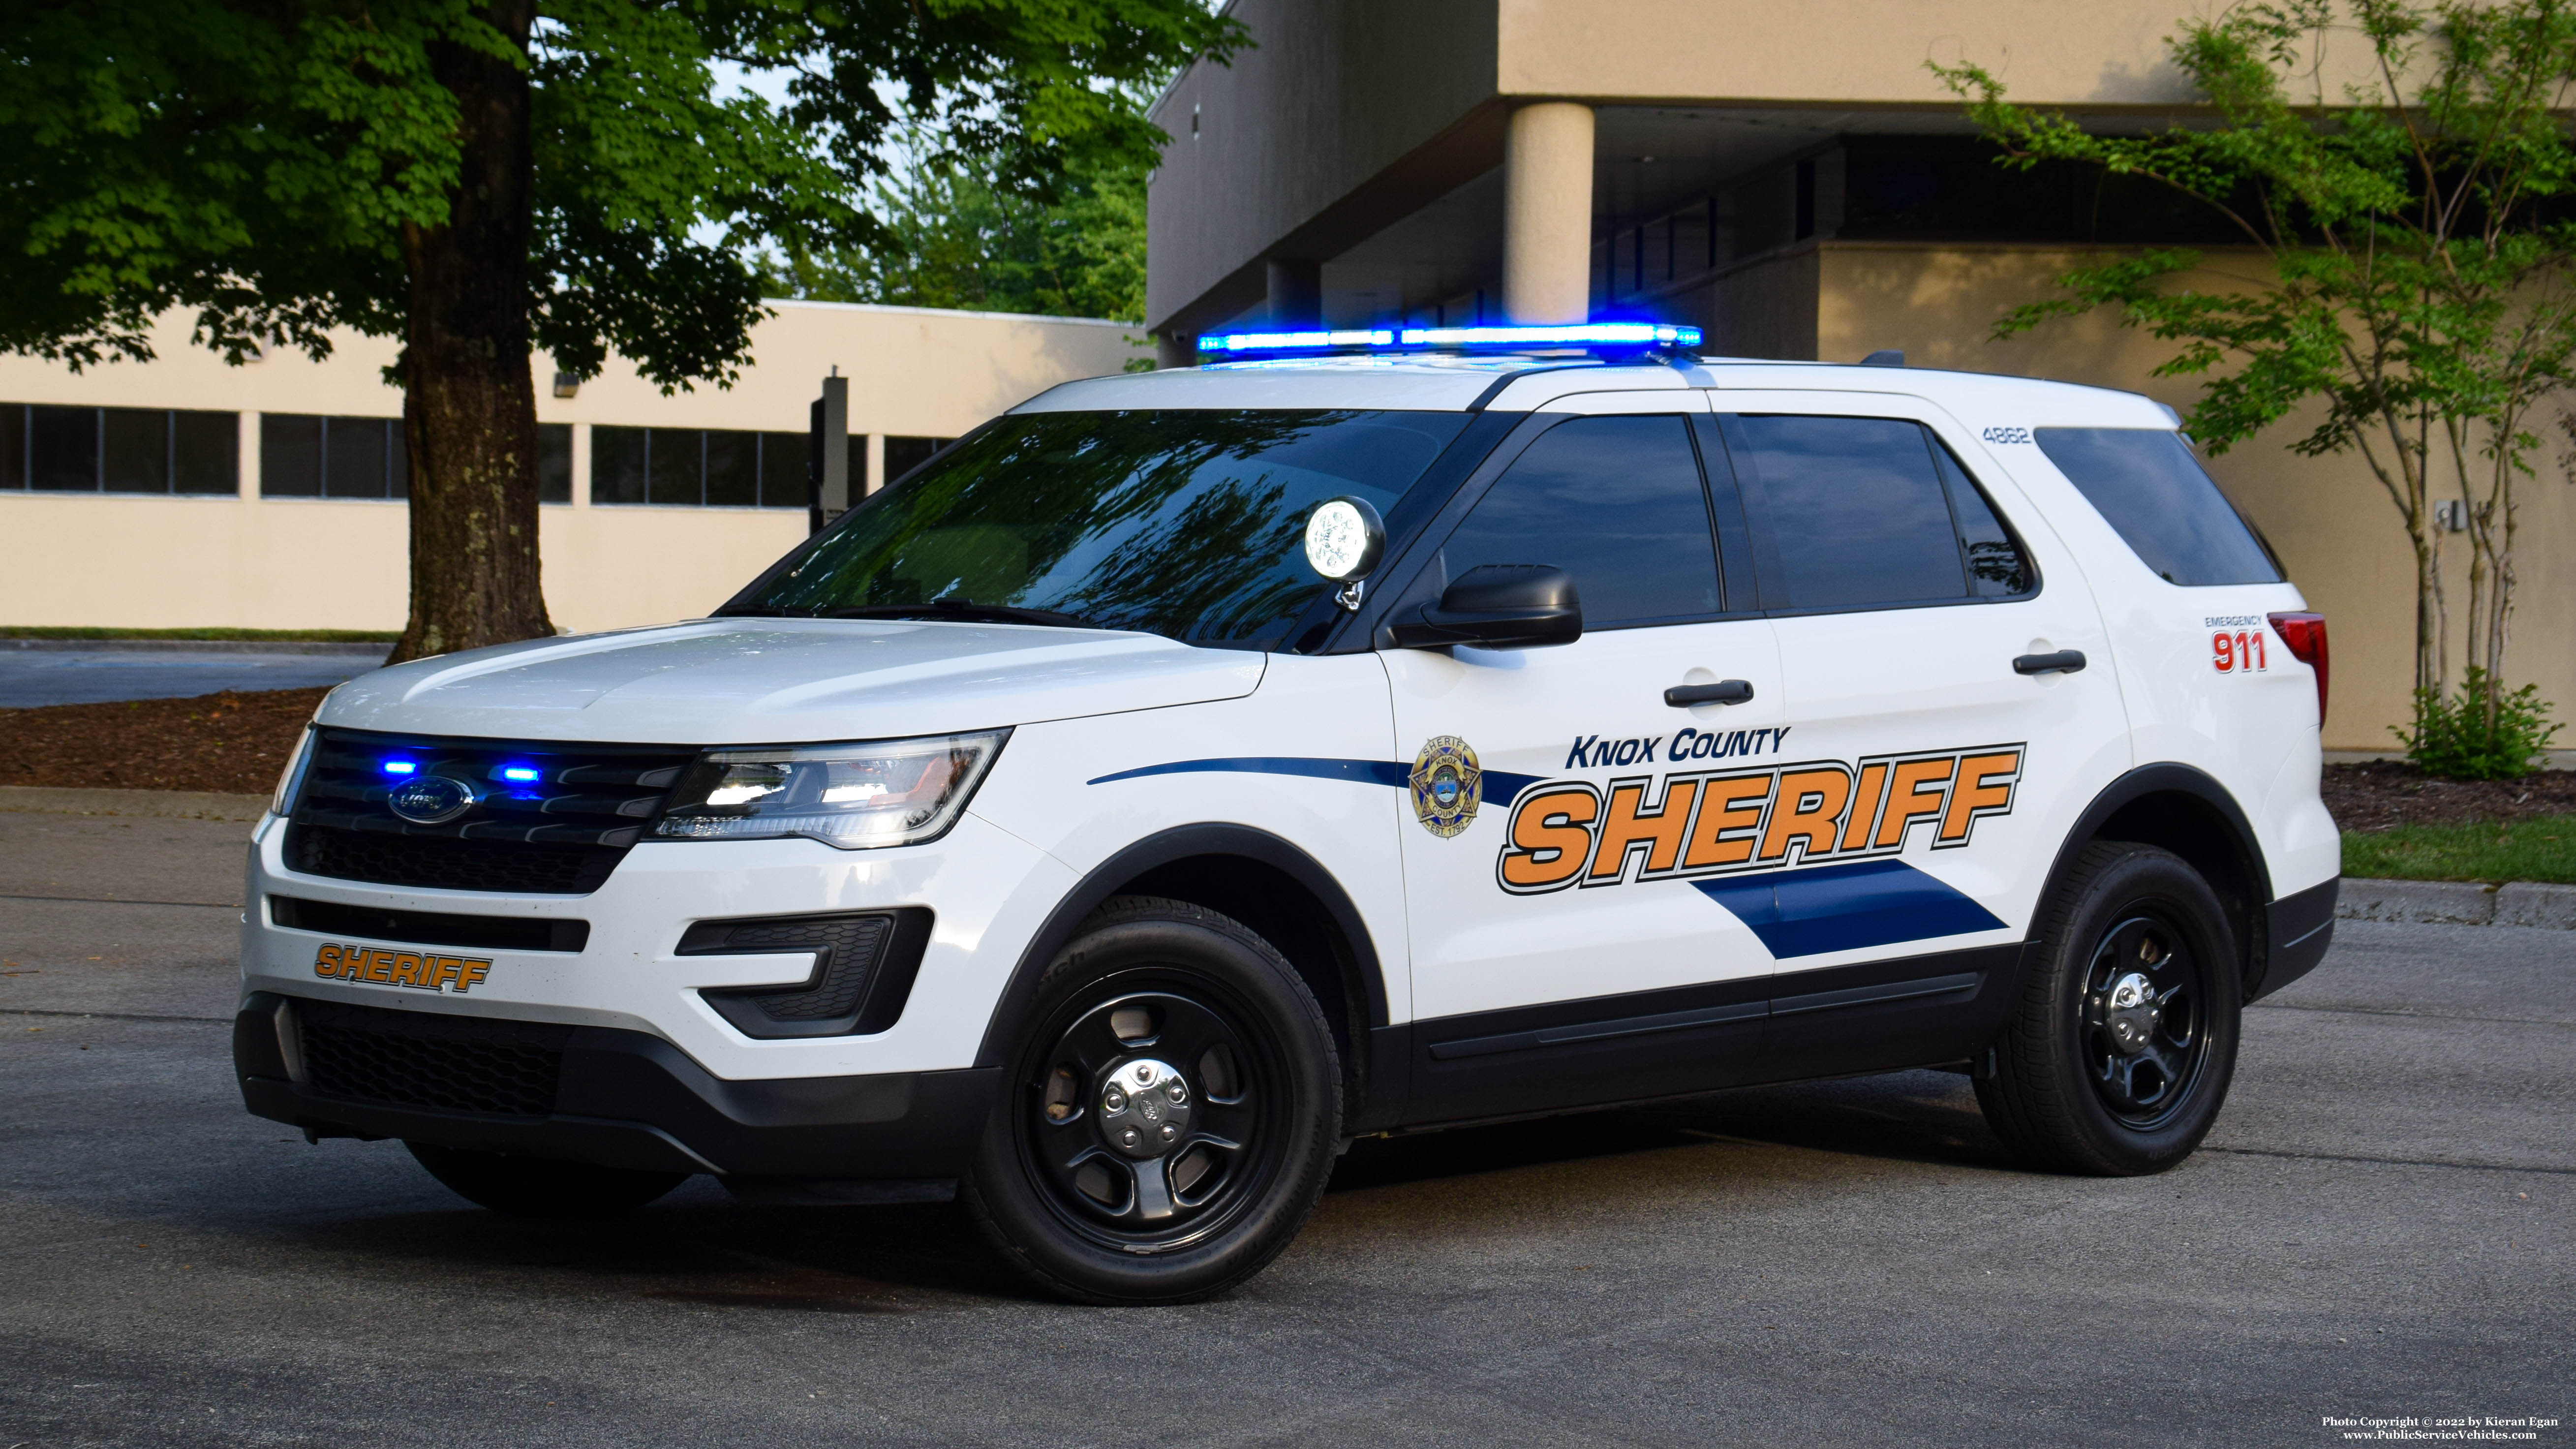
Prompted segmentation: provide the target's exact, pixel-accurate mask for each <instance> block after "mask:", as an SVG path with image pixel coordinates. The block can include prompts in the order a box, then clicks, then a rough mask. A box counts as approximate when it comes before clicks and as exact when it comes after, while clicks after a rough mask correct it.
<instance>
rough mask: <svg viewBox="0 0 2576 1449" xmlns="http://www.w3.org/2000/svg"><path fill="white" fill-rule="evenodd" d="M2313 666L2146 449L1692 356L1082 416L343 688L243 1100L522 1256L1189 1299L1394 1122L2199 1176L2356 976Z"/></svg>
mask: <svg viewBox="0 0 2576 1449" xmlns="http://www.w3.org/2000/svg"><path fill="white" fill-rule="evenodd" d="M2326 664H2327V656H2326V641H2325V630H2324V624H2323V621H2322V620H2321V619H2319V618H2318V617H2317V616H2316V615H2314V614H2310V613H2307V612H2304V610H2303V604H2302V601H2301V599H2300V596H2299V592H2298V590H2296V589H2295V588H2293V587H2291V585H2290V584H2288V583H2287V582H2285V581H2284V579H2283V577H2282V574H2281V570H2280V568H2279V566H2278V564H2277V563H2276V562H2275V560H2274V559H2273V558H2272V556H2271V555H2270V553H2269V551H2268V550H2267V548H2266V547H2265V545H2264V544H2263V543H2262V542H2261V541H2260V539H2259V538H2258V537H2257V535H2256V534H2255V533H2254V532H2253V531H2252V530H2251V529H2250V528H2249V527H2248V526H2247V525H2246V523H2245V522H2244V521H2243V520H2242V519H2241V518H2240V517H2239V516H2238V514H2237V513H2236V512H2235V510H2234V509H2233V508H2231V507H2230V506H2229V504H2228V503H2227V501H2226V500H2225V499H2224V498H2223V497H2222V496H2221V494H2220V493H2219V491H2218V489H2217V488H2216V487H2215V486H2214V485H2213V484H2212V483H2211V482H2210V480H2209V478H2208V476H2207V475H2206V474H2205V473H2204V472H2203V471H2202V470H2201V469H2200V467H2199V466H2198V464H2197V462H2196V461H2195V460H2194V457H2193V454H2192V451H2191V448H2190V446H2189V445H2188V444H2187V443H2186V441H2185V440H2184V439H2183V438H2181V437H2180V436H2179V435H2177V433H2176V432H2175V430H2174V420H2173V417H2172V414H2170V413H2169V412H2168V411H2166V410H2165V409H2164V408H2162V407H2161V406H2159V405H2158V404H2155V403H2153V402H2150V401H2148V400H2146V399H2143V398H2139V397H2135V396H2131V395H2127V394H2122V393H2116V392H2106V391H2099V390H2095V389H2090V388H2083V387H2074V386H2067V385H2061V384H2052V383H2041V382H2030V381H2022V380H2017V379H2008V378H1998V377H1983V376H1970V375H1963V374H1957V373H1945V372H1933V371H1923V370H1911V369H1903V368H1898V367H1885V366H1880V367H1870V366H1859V367H1847V366H1827V365H1814V364H1792V363H1758V362H1757V363H1739V362H1723V361H1706V362H1703V361H1700V360H1697V359H1695V358H1693V357H1691V356H1690V355H1688V354H1687V353H1677V352H1670V351H1666V352H1660V353H1656V352H1645V353H1640V352H1633V351H1632V352H1630V353H1627V354H1624V355H1599V354H1593V355H1586V354H1582V353H1574V354H1567V353H1561V352H1560V353H1532V352H1523V353H1519V354H1501V355H1497V354H1486V353H1476V352H1473V351H1448V352H1442V351H1436V350H1433V351H1423V350H1416V351H1413V352H1409V353H1402V354H1399V355H1356V356H1354V355H1327V356H1309V357H1291V358H1273V359H1269V360H1264V361H1252V362H1236V363H1227V364H1221V365H1217V366H1210V367H1202V368H1195V369H1187V370H1174V371H1166V372H1157V373H1150V374H1142V375H1136V376H1125V377H1110V378H1100V379H1095V380H1091V381H1084V382H1076V383H1069V384H1066V385H1064V386H1062V387H1058V388H1056V389H1054V390H1053V391H1050V392H1048V393H1046V394H1044V395H1042V396H1040V397H1037V398H1035V399H1033V400H1031V401H1030V402H1028V403H1026V404H1024V405H1022V406H1021V407H1019V408H1017V409H1014V410H1013V411H1012V412H1010V413H1009V414H1007V415H1005V416H1003V417H1001V418H999V419H997V420H995V421H994V422H992V423H991V424H989V425H987V426H985V427H984V428H982V429H980V430H978V431H976V432H975V433H973V434H971V435H969V436H967V437H965V438H963V439H961V440H959V441H958V442H957V443H956V444H955V445H953V446H951V447H949V448H948V449H946V450H945V451H943V452H941V453H940V454H939V455H938V456H936V457H935V458H933V459H932V460H930V461H929V462H927V463H925V464H923V465H922V466H921V467H919V468H918V469H916V470H914V471H913V472H912V473H911V474H909V475H908V476H906V477H905V478H903V479H901V480H899V481H897V482H896V483H894V484H893V485H892V486H890V487H887V488H885V489H884V490H882V491H881V492H879V493H877V494H876V495H874V496H872V497H870V498H869V499H867V501H866V502H865V503H864V504H862V505H861V506H859V507H857V508H854V509H852V510H851V511H850V512H849V513H848V514H847V515H845V516H843V517H842V518H841V519H839V521H838V522H837V523H836V524H834V525H833V526H832V527H830V528H829V529H827V530H825V531H824V532H823V533H822V534H821V535H819V536H818V537H816V538H814V539H813V540H811V541H810V542H808V543H807V544H805V545H804V546H802V547H800V548H798V549H797V550H795V551H794V552H793V553H791V554H790V555H788V556H787V558H785V559H784V560H782V561H781V562H780V563H779V564H778V565H777V566H776V567H774V568H773V569H771V570H770V571H769V572H768V573H767V574H765V575H763V576H762V577H760V578H759V579H758V580H756V581H754V582H753V583H752V584H751V585H750V586H749V587H748V588H746V589H744V590H743V591H742V592H741V593H740V594H739V595H737V596H735V597H734V598H733V600H732V601H731V602H729V603H727V604H726V605H725V606H724V607H722V608H721V609H718V610H717V611H716V612H715V614H714V615H713V616H712V617H709V618H705V619H698V620H694V621H690V622H687V623H680V624H673V625H669V626H665V627H658V628H649V629H635V630H628V631H624V632H619V633H609V634H599V635H591V636H587V637H573V638H563V639H547V640H537V641H531V642H528V643H525V644H517V645H510V646H506V647H501V648H494V649H483V650H477V651H474V652H471V653H464V654H456V655H451V656H447V657H443V658H435V659H426V660H421V661H418V662H415V663H411V664H406V665H402V666H400V667H397V668H392V669H386V670H383V671H381V672H378V673H374V674H369V675H366V676H363V677H361V678H359V679H356V680H353V681H351V682H350V683H348V684H346V685H343V686H342V687H341V688H339V689H338V690H336V691H334V692H333V693H332V695H331V696H330V698H329V699H328V700H327V701H326V702H325V703H324V705H323V706H322V708H321V710H320V712H319V714H318V715H317V716H316V718H315V720H314V723H313V726H312V728H311V730H310V731H309V733H308V735H307V737H306V740H305V743H304V745H303V746H302V748H301V749H300V751H299V752H298V754H297V756H296V759H295V761H294V763H293V764H292V765H291V766H290V767H289V769H288V772H287V775H286V777H285V778H284V780H283V781H282V782H281V783H280V786H279V791H278V796H277V800H276V804H275V807H274V813H273V814H272V815H271V816H270V817H269V818H267V819H265V820H263V821H262V822H261V824H260V826H259V828H258V832H257V835H256V837H255V844H254V846H253V849H252V853H251V859H250V868H249V894H248V897H247V899H248V900H249V901H251V902H252V903H253V904H252V908H251V911H250V912H249V914H248V916H247V917H246V919H247V922H248V924H247V926H246V928H245V930H244V934H243V939H242V976H243V988H244V993H245V994H244V996H243V999H242V1004H241V1011H240V1015H239V1018H238V1021H237V1025H236V1031H235V1036H234V1052H235V1057H236V1061H237V1065H238V1072H239V1077H240V1083H241V1088H242V1093H243V1096H244V1098H245V1099H246V1101H247V1102H248V1105H249V1108H250V1110H251V1111H253V1112H255V1113H257V1114H259V1115H261V1116H263V1117H269V1118H274V1119H276V1120H278V1121H281V1122H286V1123H291V1124H294V1125H296V1126H298V1127H301V1128H303V1129H304V1130H305V1131H306V1133H307V1134H308V1135H309V1136H312V1137H316V1138H320V1137H358V1138H365V1139H383V1138H394V1139H399V1140H400V1141H402V1142H403V1143H404V1144H405V1145H406V1146H407V1147H408V1148H409V1149H410V1150H411V1152H412V1153H413V1154H414V1155H415V1156H416V1157H417V1158H418V1159H419V1160H420V1162H421V1163H422V1165H423V1166H425V1167H426V1168H427V1169H428V1170H429V1171H430V1172H432V1173H433V1174H435V1175H436V1176H437V1177H438V1179H439V1180H440V1181H442V1182H444V1183H446V1184H447V1185H448V1186H450V1187H452V1188H454V1189H455V1190H456V1191H458V1192H459V1193H461V1194H463V1195H464V1196H465V1197H467V1198H470V1199H472V1200H473V1201H475V1202H477V1203H481V1204H483V1205H485V1206H488V1207H491V1208H495V1209H499V1210H502V1211H512V1212H523V1213H535V1214H548V1215H557V1216H565V1215H582V1214H593V1213H603V1212H609V1211H615V1210H621V1209H627V1208H632V1207H635V1206H637V1205H640V1204H642V1203H645V1202H648V1201H650V1200H651V1199H653V1198H655V1197H657V1196H659V1195H660V1194H662V1193H664V1192H667V1191H669V1190H670V1189H671V1188H672V1187H673V1186H675V1185H676V1184H678V1183H680V1182H681V1181H683V1180H684V1179H685V1178H687V1177H688V1176H689V1175H691V1174H695V1173H707V1174H711V1175H713V1176H715V1177H716V1178H717V1179H718V1180H719V1181H721V1182H723V1183H725V1184H726V1185H728V1186H729V1187H731V1188H732V1189H733V1190H734V1191H736V1192H737V1193H740V1194H742V1195H744V1196H746V1197H750V1198H754V1199H768V1200H790V1201H798V1200H801V1201H814V1202H885V1201H904V1200H943V1199H946V1198H949V1197H951V1196H955V1197H957V1198H960V1199H962V1201H963V1203H964V1205H965V1206H966V1208H967V1209H968V1210H969V1211H970V1212H971V1213H972V1214H973V1216H974V1217H975V1219H976V1220H977V1221H978V1222H979V1223H980V1224H981V1225H982V1227H983V1228H984V1229H985V1230H986V1231H987V1233H988V1234H989V1236H990V1238H991V1240H992V1241H993V1243H994V1244H995V1245H996V1246H997V1247H998V1249H999V1250H1000V1251H1001V1252H1002V1253H1003V1254H1004V1255H1006V1256H1007V1257H1008V1258H1009V1259H1010V1260H1011V1261H1012V1262H1013V1263H1014V1264H1015V1265H1017V1266H1018V1267H1019V1268H1020V1269H1022V1270H1024V1271H1025V1272H1026V1273H1028V1274H1029V1275H1030V1276H1032V1277H1033V1278H1034V1279H1036V1280H1037V1281H1038V1282H1040V1283H1041V1284H1043V1285H1045V1286H1046V1287H1047V1288H1048V1289H1050V1290H1052V1291H1054V1292H1057V1293H1061V1294H1064V1295H1067V1296H1069V1297H1073V1298H1078V1299H1083V1300H1088V1301H1093V1302H1107V1303H1153V1302H1171V1301H1178V1300H1184V1299H1190V1298H1197V1297H1203V1296H1205V1295H1207V1294H1210V1293H1213V1292H1216V1291H1219V1290H1222V1289H1224V1288H1226V1287H1228V1286H1229V1285H1232V1284H1235V1283H1238V1282H1240V1281H1242V1280H1243V1279H1244V1278H1246V1277H1248V1276H1250V1275H1251V1274H1253V1273H1255V1272H1257V1271H1259V1270H1260V1268H1261V1267H1262V1266H1263V1265H1264V1264H1265V1263H1266V1262H1268V1261H1269V1260H1270V1259H1271V1258H1272V1257H1273V1256H1274V1255H1276V1254H1277V1253H1279V1252H1280V1250H1281V1249H1282V1248H1283V1247H1284V1246H1285V1245H1286V1244H1287V1243H1288V1241H1289V1239H1290V1238H1291V1237H1292V1236H1293V1235H1294V1234H1295V1233H1296V1231H1297V1229H1298V1227H1299V1225H1300V1224H1301V1223H1302V1222H1303V1221H1304V1219H1305V1218H1306V1216H1307V1214H1308V1213H1309V1212H1310V1211H1311V1210H1312V1209H1313V1208H1314V1206H1315V1204H1316V1202H1317V1199H1318V1197H1319V1196H1320V1194H1321V1193H1322V1192H1323V1190H1324V1185H1325V1180H1326V1178H1327V1176H1328V1174H1329V1172H1330V1169H1331V1167H1332V1164H1333V1161H1334V1158H1335V1156H1336V1154H1337V1152H1338V1150H1339V1149H1340V1148H1341V1147H1342V1146H1343V1145H1344V1144H1346V1143H1347V1142H1348V1141H1349V1140H1351V1139H1352V1138H1353V1137H1356V1136H1361V1135H1367V1134H1373V1133H1390V1132H1412V1131H1419V1130H1425V1129H1433V1128H1439V1127H1443V1126H1451V1125H1456V1124H1459V1123H1464V1122H1472V1121H1491V1120H1494V1119H1498V1118H1508V1117H1515V1116H1524V1115H1534V1114H1541V1113H1553V1112H1563V1111H1567V1110H1570V1109H1577V1108H1587V1107H1597V1106H1603V1105H1607V1104H1613V1103H1624V1102H1636V1101H1641V1100H1646V1099H1652V1098H1662V1097H1672V1096H1677V1095H1682V1094H1689V1093H1700V1092H1708V1091H1711V1090H1714V1089H1719V1088H1725V1087H1732V1086H1739V1085H1744V1084H1748V1083H1759V1082H1778V1081H1786V1080H1794V1079H1801V1078H1815V1077H1825V1076H1840V1075H1847V1074H1852V1073H1861V1072H1875V1071H1887V1070H1893V1069H1899V1068H1914V1067H1925V1066H1945V1067H1950V1068H1952V1069H1955V1070H1960V1071H1964V1072H1966V1073H1968V1074H1969V1075H1970V1076H1971V1077H1972V1078H1973V1079H1974V1082H1975V1085H1976V1092H1977V1097H1978V1100H1979V1102H1980V1103H1982V1104H1983V1106H1984V1108H1985V1112H1986V1115H1987V1116H1988V1118H1989V1119H1990V1120H1991V1121H1992V1123H1993V1125H1994V1128H1995V1130H1996V1132H1997V1133H1998V1134H1999V1135H2000V1136H2001V1137H2002V1138H2003V1140H2004V1141H2005V1142H2006V1143H2008V1144H2009V1145H2010V1146H2011V1147H2012V1148H2013V1149H2014V1150H2015V1151H2016V1152H2018V1153H2019V1154H2021V1155H2022V1156H2023V1157H2024V1158H2026V1159H2027V1160H2028V1161H2030V1162H2031V1163H2033V1164H2034V1165H2039V1166H2045V1167H2048V1168H2052V1169H2056V1170H2061V1171H2069V1172H2078V1173H2144V1172H2154V1171H2158V1170H2160V1169H2163V1168H2166V1167H2170V1166H2172V1165H2173V1164H2174V1163H2176V1162H2178V1161H2180V1160H2181V1159H2182V1158H2183V1157H2185V1156H2186V1155H2188V1154H2189V1153H2190V1152H2191V1151H2192V1150H2193V1148H2194V1147H2195V1146H2196V1145H2197V1144H2198V1143H2199V1141H2200V1140H2201V1137H2202V1135H2203V1134H2204V1133H2206V1132H2207V1131H2208V1130H2209V1127H2210V1124H2211V1121H2212V1119H2213V1118H2214V1117H2215V1115H2216V1114H2217V1112H2218V1110H2219V1107H2220V1104H2221V1102H2222V1101H2223V1100H2224V1099H2225V1097H2226V1094H2227V1087H2228V1081H2229V1078H2230V1076H2231V1074H2232V1071H2233V1068H2234V1065H2235V1058H2236V1051H2237V1044H2238V1039H2239V1028H2238V1014H2239V1010H2240V1008H2241V1007H2242V1006H2243V1005H2244V1004H2245V1003H2246V1002H2247V1001H2249V1000H2251V999H2253V998H2255V997H2258V996H2261V995H2263V994H2265V993H2267V992H2271V991H2276V990H2278V989H2279V988H2280V987H2281V986H2282V985H2284V984H2285V983H2287V982H2289V981H2291V980H2293V979H2295V978H2296V977H2298V976H2299V975H2300V974H2301V973H2302V972H2305V971H2307V970H2308V969H2310V968H2311V967H2312V966H2314V965H2315V964H2316V962H2317V960H2318V958H2319V957H2320V956H2322V955H2323V954H2324V952H2325V949H2326V943H2327V940H2328V937H2329V934H2330V932H2331V929H2332V920H2333V916H2334V896H2335V878H2336V874H2337V868H2338V854H2337V837H2336V833H2335V829H2334V826H2333V823H2332V822H2331V820H2330V819H2329V818H2328V816H2327V814H2326V811H2325V809H2324V807H2323V806H2322V805H2321V804H2320V803H2319V801H2318V797H2317V780H2318V767H2319V749H2318V722H2319V719H2320V717H2321V715H2322V714H2323V711H2324V708H2325V693H2326Z"/></svg>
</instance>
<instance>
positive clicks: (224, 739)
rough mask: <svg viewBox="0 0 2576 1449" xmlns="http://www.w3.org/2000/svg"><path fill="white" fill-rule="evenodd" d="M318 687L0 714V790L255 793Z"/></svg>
mask: <svg viewBox="0 0 2576 1449" xmlns="http://www.w3.org/2000/svg"><path fill="white" fill-rule="evenodd" d="M330 692H331V691H329V690H328V689H263V690H257V691H254V692H251V693H247V694H236V693H234V692H232V691H231V690H226V691H224V692H223V693H221V694H201V695H197V696H195V697H194V698H190V699H138V700H132V701H127V702H123V703H117V704H53V705H45V706H42V707H40V708H36V709H0V785H54V786H62V787H68V788H72V789H99V790H215V791H221V792H224V793H227V794H236V795H265V794H267V793H268V792H269V791H270V790H271V789H272V788H274V787H275V786H276V784H277V776H278V772H279V771H281V770H283V769H285V768H286V756H287V754H288V753H289V752H290V751H292V750H293V749H294V748H295V740H296V736H297V735H298V734H299V733H300V732H301V731H302V730H303V728H304V722H305V721H306V720H309V719H311V718H312V717H313V709H314V706H316V705H318V704H320V703H321V702H322V696H324V695H326V694H328V693H330Z"/></svg>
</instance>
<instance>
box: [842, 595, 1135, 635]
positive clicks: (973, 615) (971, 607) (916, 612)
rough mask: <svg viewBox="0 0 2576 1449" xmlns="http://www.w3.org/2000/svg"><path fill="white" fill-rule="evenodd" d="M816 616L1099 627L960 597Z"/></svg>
mask: <svg viewBox="0 0 2576 1449" xmlns="http://www.w3.org/2000/svg"><path fill="white" fill-rule="evenodd" d="M812 617H814V618H817V619H950V620H955V621H957V622H960V623H974V624H1041V625H1045V626H1047V627H1050V628H1057V629H1102V628H1107V627H1108V626H1107V625H1104V624H1097V623H1094V622H1092V621H1091V620H1089V619H1086V618H1083V617H1082V616H1081V615H1079V614H1060V613H1057V612H1056V611H1055V610H1053V609H1015V608H1012V607H1011V606H1009V605H1007V604H970V603H967V602H965V601H963V600H959V599H933V600H931V601H930V602H929V603H927V604H860V605H857V606H854V607H851V608H846V609H817V610H815V611H814V613H813V615H812Z"/></svg>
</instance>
